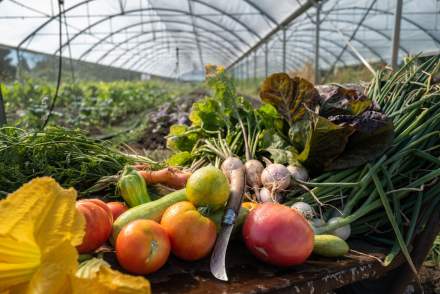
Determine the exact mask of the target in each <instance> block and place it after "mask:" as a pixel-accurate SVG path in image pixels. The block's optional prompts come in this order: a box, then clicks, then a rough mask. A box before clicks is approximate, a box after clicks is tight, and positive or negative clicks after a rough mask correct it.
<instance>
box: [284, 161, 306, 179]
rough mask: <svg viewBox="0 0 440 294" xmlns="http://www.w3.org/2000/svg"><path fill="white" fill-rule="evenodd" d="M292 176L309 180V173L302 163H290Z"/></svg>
mask: <svg viewBox="0 0 440 294" xmlns="http://www.w3.org/2000/svg"><path fill="white" fill-rule="evenodd" d="M287 169H288V170H289V172H290V174H291V175H292V178H293V179H295V180H300V181H303V182H305V181H307V180H308V179H309V173H308V172H307V170H306V168H305V167H303V166H300V165H289V166H287Z"/></svg>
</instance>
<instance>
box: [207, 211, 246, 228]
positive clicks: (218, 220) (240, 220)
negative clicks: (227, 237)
mask: <svg viewBox="0 0 440 294" xmlns="http://www.w3.org/2000/svg"><path fill="white" fill-rule="evenodd" d="M223 214H224V209H219V210H217V211H215V212H214V213H212V214H210V215H208V217H209V218H210V219H211V220H212V221H213V222H214V223H215V226H216V227H217V233H218V232H219V231H220V228H221V226H222V219H223ZM248 214H249V209H247V208H246V207H243V206H242V207H241V208H240V211H239V213H238V216H237V219H236V220H235V225H234V229H233V230H232V233H235V232H237V231H238V230H240V229H241V227H242V226H243V224H244V221H245V220H246V217H247V215H248Z"/></svg>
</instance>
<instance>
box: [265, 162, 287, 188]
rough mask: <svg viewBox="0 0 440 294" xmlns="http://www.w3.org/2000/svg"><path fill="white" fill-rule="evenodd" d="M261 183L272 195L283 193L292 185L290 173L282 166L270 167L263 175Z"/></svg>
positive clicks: (274, 165) (272, 165)
mask: <svg viewBox="0 0 440 294" xmlns="http://www.w3.org/2000/svg"><path fill="white" fill-rule="evenodd" d="M261 182H262V183H263V186H264V187H266V188H267V189H269V190H270V191H271V192H272V193H276V192H279V191H283V190H285V189H287V188H288V187H289V185H290V172H289V170H288V169H287V167H285V166H284V165H282V164H278V163H274V164H271V165H268V166H266V168H265V169H264V170H263V172H262V173H261Z"/></svg>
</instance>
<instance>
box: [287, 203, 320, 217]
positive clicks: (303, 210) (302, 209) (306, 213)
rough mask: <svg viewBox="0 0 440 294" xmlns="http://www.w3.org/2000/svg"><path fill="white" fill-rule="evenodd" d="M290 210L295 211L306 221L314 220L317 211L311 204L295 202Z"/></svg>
mask: <svg viewBox="0 0 440 294" xmlns="http://www.w3.org/2000/svg"><path fill="white" fill-rule="evenodd" d="M290 208H292V209H295V210H296V211H297V212H298V213H300V214H301V215H302V216H303V217H304V218H305V219H312V218H313V217H314V216H315V210H314V209H313V208H312V206H310V204H308V203H305V202H295V203H293V205H292V206H290Z"/></svg>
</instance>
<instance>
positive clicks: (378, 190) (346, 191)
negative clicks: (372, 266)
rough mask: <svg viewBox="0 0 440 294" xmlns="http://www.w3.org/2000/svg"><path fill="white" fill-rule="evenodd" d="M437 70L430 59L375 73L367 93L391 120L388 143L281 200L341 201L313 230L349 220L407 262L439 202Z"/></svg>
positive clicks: (357, 231) (439, 62)
mask: <svg viewBox="0 0 440 294" xmlns="http://www.w3.org/2000/svg"><path fill="white" fill-rule="evenodd" d="M439 70H440V58H439V57H433V58H431V59H428V60H425V61H423V62H422V63H420V64H419V61H418V60H417V59H416V58H413V59H410V60H408V62H407V63H406V64H405V65H404V66H403V67H402V68H401V69H400V70H398V71H396V72H392V71H388V70H383V71H380V72H378V73H377V76H376V77H375V79H374V80H373V81H372V83H371V85H370V87H369V89H368V95H369V96H371V97H374V98H375V99H376V101H377V102H378V104H379V105H380V106H381V107H382V109H383V110H384V112H385V113H386V114H387V116H388V117H390V118H391V119H392V121H393V124H394V126H395V135H394V138H393V141H392V145H391V147H390V148H388V149H387V150H386V152H385V153H384V154H383V155H381V156H380V157H379V158H378V159H377V160H376V161H375V162H373V163H371V164H370V163H369V164H366V165H363V166H359V167H355V168H350V169H346V170H342V171H337V172H327V173H324V174H322V175H320V176H319V177H316V178H314V179H312V180H311V181H310V182H303V184H304V185H306V186H309V187H310V189H311V190H310V191H308V192H306V193H304V192H300V195H293V194H294V193H292V196H291V197H292V198H291V199H292V200H290V201H288V202H287V204H289V203H293V202H295V201H297V200H298V199H302V200H305V201H307V202H310V203H313V204H314V205H317V203H316V201H315V199H319V201H320V202H321V203H324V208H325V205H329V206H327V207H334V206H338V207H340V208H341V210H342V218H340V219H339V221H337V222H335V223H332V224H327V225H325V226H323V227H320V228H319V229H318V233H324V232H331V231H332V230H334V229H336V228H339V227H343V226H345V225H348V224H351V226H352V235H354V236H356V235H357V236H361V237H362V238H363V239H365V238H370V239H372V240H375V241H379V242H382V243H384V244H387V245H391V246H392V249H391V252H390V253H389V255H388V256H387V257H386V258H385V261H384V263H385V264H389V263H390V262H391V261H392V260H393V259H394V257H395V256H396V255H397V253H398V252H400V250H401V251H402V253H403V254H404V256H405V257H406V258H407V259H408V261H409V263H410V265H412V262H411V258H410V256H409V250H408V246H409V244H410V243H411V241H412V240H413V237H414V236H415V235H416V234H417V233H419V232H421V231H422V230H424V228H425V226H426V224H427V222H428V220H429V218H430V216H431V214H432V211H433V210H434V209H438V207H440V197H438V195H439V193H440V185H439V184H438V179H439V177H440V157H439V156H440V131H439V130H440V85H439V84H438V83H435V82H434V81H435V79H434V78H435V75H437V74H438V73H439ZM328 213H329V214H331V213H332V209H329V210H328ZM413 269H414V270H415V268H414V267H413Z"/></svg>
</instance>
